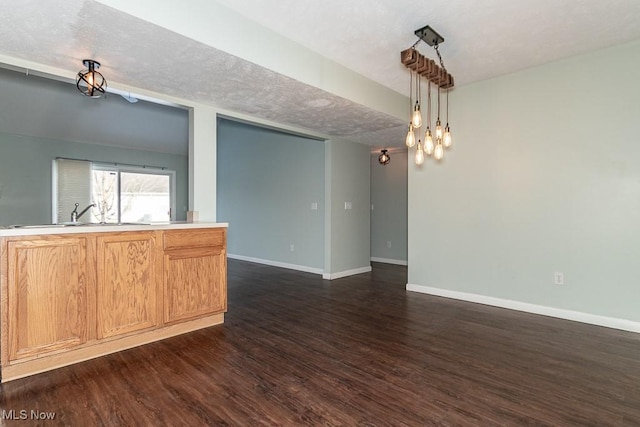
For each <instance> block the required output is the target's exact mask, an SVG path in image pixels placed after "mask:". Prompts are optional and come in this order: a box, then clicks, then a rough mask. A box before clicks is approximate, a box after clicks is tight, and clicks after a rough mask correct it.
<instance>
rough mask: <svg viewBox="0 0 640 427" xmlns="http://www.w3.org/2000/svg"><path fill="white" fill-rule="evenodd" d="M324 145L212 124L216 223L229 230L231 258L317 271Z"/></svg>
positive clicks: (230, 124)
mask: <svg viewBox="0 0 640 427" xmlns="http://www.w3.org/2000/svg"><path fill="white" fill-rule="evenodd" d="M324 144H325V143H324V142H323V141H317V140H313V139H309V138H304V137H301V136H296V135H291V134H286V133H282V132H278V131H274V130H270V129H266V128H261V127H257V126H252V125H248V124H244V123H239V122H235V121H231V120H226V119H218V153H217V158H218V164H217V167H218V181H217V206H218V212H217V220H218V221H220V222H228V223H229V232H228V252H229V254H230V255H238V256H242V257H249V258H254V259H258V260H266V261H271V262H277V263H283V264H290V265H294V266H300V267H303V268H305V267H306V268H311V269H318V270H320V271H321V270H322V268H323V266H324V209H325V204H324V194H325V193H324V150H325V149H324ZM212 190H215V189H212ZM312 203H317V206H318V209H317V210H312V209H311V205H312ZM291 245H293V246H294V250H293V251H291Z"/></svg>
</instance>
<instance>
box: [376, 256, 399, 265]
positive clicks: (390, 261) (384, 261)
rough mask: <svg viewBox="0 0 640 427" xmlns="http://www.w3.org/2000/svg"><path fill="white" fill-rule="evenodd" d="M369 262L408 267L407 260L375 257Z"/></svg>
mask: <svg viewBox="0 0 640 427" xmlns="http://www.w3.org/2000/svg"><path fill="white" fill-rule="evenodd" d="M371 262H382V263H384V264H395V265H408V263H407V260H401V259H389V258H377V257H371Z"/></svg>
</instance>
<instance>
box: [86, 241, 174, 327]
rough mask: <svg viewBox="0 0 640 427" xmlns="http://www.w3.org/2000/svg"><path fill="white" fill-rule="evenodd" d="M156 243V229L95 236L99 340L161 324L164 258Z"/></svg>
mask: <svg viewBox="0 0 640 427" xmlns="http://www.w3.org/2000/svg"><path fill="white" fill-rule="evenodd" d="M155 245H156V243H155V233H154V232H125V233H119V234H116V235H114V234H105V235H104V236H99V237H97V238H96V251H97V265H98V278H97V292H96V302H97V307H98V313H97V337H98V339H102V338H107V337H112V336H115V335H120V334H125V333H129V332H133V331H138V330H141V329H147V328H152V327H155V326H157V325H158V318H159V316H158V308H159V307H160V305H159V302H158V296H159V293H158V287H159V282H158V280H159V274H160V273H161V270H160V268H161V266H160V265H159V264H158V262H160V261H161V259H160V258H159V256H158V255H156V249H155Z"/></svg>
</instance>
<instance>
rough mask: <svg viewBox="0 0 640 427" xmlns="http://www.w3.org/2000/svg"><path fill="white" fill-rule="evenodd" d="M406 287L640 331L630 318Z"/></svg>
mask: <svg viewBox="0 0 640 427" xmlns="http://www.w3.org/2000/svg"><path fill="white" fill-rule="evenodd" d="M406 289H407V291H411V292H419V293H423V294H429V295H436V296H440V297H446V298H453V299H457V300H462V301H468V302H475V303H479V304H485V305H492V306H495V307H501V308H508V309H510V310H517V311H524V312H527V313H533V314H541V315H543V316H549V317H556V318H559V319H565V320H573V321H575V322H581V323H588V324H590V325H597V326H604V327H606V328H612V329H620V330H623V331H629V332H636V333H640V322H634V321H632V320H625V319H618V318H615V317H607V316H600V315H597V314H589V313H583V312H580V311H572V310H564V309H561V308H554V307H547V306H544V305H536V304H529V303H526V302H520V301H513V300H508V299H502V298H495V297H489V296H484V295H477V294H470V293H466V292H458V291H450V290H447V289H439V288H432V287H430V286H422V285H412V284H409V283H407V288H406Z"/></svg>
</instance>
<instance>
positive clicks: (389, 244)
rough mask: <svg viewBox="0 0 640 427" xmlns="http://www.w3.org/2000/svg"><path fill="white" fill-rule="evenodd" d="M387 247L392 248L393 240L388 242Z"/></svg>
mask: <svg viewBox="0 0 640 427" xmlns="http://www.w3.org/2000/svg"><path fill="white" fill-rule="evenodd" d="M387 247H388V248H391V240H387Z"/></svg>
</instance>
